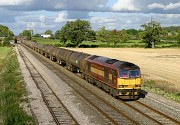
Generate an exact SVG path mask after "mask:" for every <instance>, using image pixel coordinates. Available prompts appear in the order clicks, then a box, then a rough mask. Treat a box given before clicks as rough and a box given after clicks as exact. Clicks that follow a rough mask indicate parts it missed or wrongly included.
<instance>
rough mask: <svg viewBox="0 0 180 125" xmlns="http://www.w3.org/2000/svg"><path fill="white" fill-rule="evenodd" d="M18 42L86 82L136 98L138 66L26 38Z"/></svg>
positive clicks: (138, 80)
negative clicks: (77, 74) (76, 74)
mask: <svg viewBox="0 0 180 125" xmlns="http://www.w3.org/2000/svg"><path fill="white" fill-rule="evenodd" d="M21 43H22V44H24V45H26V46H28V47H29V48H31V49H33V50H34V51H36V52H38V53H40V54H42V55H44V56H46V57H47V58H50V59H51V60H53V61H56V62H57V63H58V64H60V65H62V66H65V67H66V68H67V69H68V70H70V71H72V72H76V73H79V74H81V77H82V78H83V79H85V80H86V81H87V82H89V83H91V84H94V85H96V86H98V87H99V88H102V89H103V90H105V91H106V92H107V93H109V94H111V95H112V96H113V97H115V98H121V99H138V97H139V94H140V90H141V72H140V68H139V66H137V65H135V64H133V63H130V62H125V61H120V60H117V59H111V58H107V57H102V56H97V55H90V54H87V53H83V52H76V51H72V50H68V49H65V48H57V47H54V46H50V45H44V44H40V43H36V42H31V41H26V40H23V41H22V42H21Z"/></svg>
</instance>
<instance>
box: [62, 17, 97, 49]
mask: <svg viewBox="0 0 180 125" xmlns="http://www.w3.org/2000/svg"><path fill="white" fill-rule="evenodd" d="M93 35H95V33H93V31H92V29H91V26H90V22H88V21H85V20H80V19H78V20H76V21H68V22H67V23H66V24H65V25H64V26H63V27H62V28H61V31H60V39H61V41H62V42H64V43H65V42H66V41H67V40H70V41H71V42H72V43H73V44H74V45H76V46H78V45H79V44H80V43H81V42H82V41H84V40H90V39H91V38H92V39H93V38H94V37H93Z"/></svg>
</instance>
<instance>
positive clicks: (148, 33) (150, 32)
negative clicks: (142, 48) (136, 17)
mask: <svg viewBox="0 0 180 125" xmlns="http://www.w3.org/2000/svg"><path fill="white" fill-rule="evenodd" d="M141 27H143V28H144V29H145V30H144V32H143V37H142V39H143V42H145V43H148V48H154V47H155V43H157V42H160V40H161V34H162V28H161V25H160V23H159V22H156V21H151V22H149V23H147V24H144V25H141Z"/></svg>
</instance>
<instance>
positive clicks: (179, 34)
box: [177, 31, 180, 45]
mask: <svg viewBox="0 0 180 125" xmlns="http://www.w3.org/2000/svg"><path fill="white" fill-rule="evenodd" d="M177 43H178V44H179V45H180V31H179V32H178V35H177Z"/></svg>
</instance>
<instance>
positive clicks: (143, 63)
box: [71, 48, 180, 91]
mask: <svg viewBox="0 0 180 125" xmlns="http://www.w3.org/2000/svg"><path fill="white" fill-rule="evenodd" d="M71 50H75V51H80V52H85V53H89V54H94V55H101V56H106V57H110V58H115V59H118V60H123V61H129V62H132V63H135V64H137V65H138V66H140V68H141V71H142V76H143V78H144V79H152V80H161V81H165V82H164V83H167V84H164V85H165V86H166V85H167V87H168V86H171V89H172V87H173V88H174V89H176V90H177V91H179V90H180V82H179V81H180V77H179V76H180V65H179V64H180V49H143V48H71ZM169 84H170V85H169Z"/></svg>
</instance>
